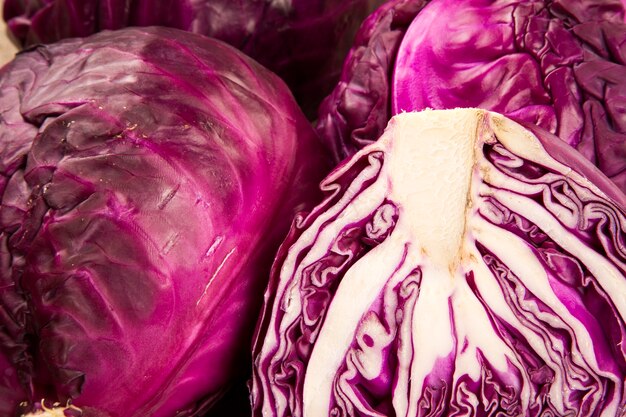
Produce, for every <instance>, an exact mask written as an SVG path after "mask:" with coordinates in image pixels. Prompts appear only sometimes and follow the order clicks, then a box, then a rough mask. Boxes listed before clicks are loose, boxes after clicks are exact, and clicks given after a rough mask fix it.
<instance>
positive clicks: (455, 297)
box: [252, 109, 626, 417]
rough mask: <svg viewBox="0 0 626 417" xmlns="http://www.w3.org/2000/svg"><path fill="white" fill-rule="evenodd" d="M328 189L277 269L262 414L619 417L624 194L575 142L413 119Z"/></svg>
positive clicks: (489, 118)
mask: <svg viewBox="0 0 626 417" xmlns="http://www.w3.org/2000/svg"><path fill="white" fill-rule="evenodd" d="M529 127H530V128H531V129H532V130H529V129H528V128H529ZM322 188H323V190H324V191H325V192H326V198H325V199H324V200H323V202H322V203H321V204H319V205H318V206H317V207H316V208H315V209H314V210H313V211H312V212H311V213H310V214H309V215H307V216H300V217H299V218H297V221H296V222H295V223H294V225H293V226H292V230H291V232H290V235H289V236H288V238H287V239H286V241H285V242H284V244H283V246H282V247H281V249H280V251H279V253H278V257H277V259H276V262H275V264H274V266H273V272H272V278H271V280H270V284H269V286H268V290H267V293H266V296H265V306H264V311H263V315H262V320H261V322H260V324H259V327H258V329H257V335H256V337H255V346H254V356H255V359H254V372H253V387H252V398H253V409H254V413H253V415H254V416H265V417H267V416H277V417H286V416H293V417H321V416H354V417H360V416H368V417H384V416H408V417H414V416H420V417H425V416H429V417H435V416H441V417H443V416H454V417H461V416H464V417H465V416H467V417H469V416H519V417H531V416H532V417H538V416H544V417H545V416H568V417H574V416H575V417H592V416H593V417H599V416H603V417H615V416H621V415H623V414H624V412H625V411H626V395H625V377H626V344H625V342H626V322H625V320H626V298H625V297H624V294H626V196H625V195H624V194H623V193H622V192H621V191H620V190H619V189H618V188H617V187H616V186H615V185H614V184H613V183H612V182H611V181H610V180H609V179H608V178H607V177H605V176H604V175H602V174H601V173H600V172H599V171H598V170H597V168H595V167H594V166H593V165H591V164H590V163H589V161H587V160H586V159H584V158H583V157H582V156H581V155H580V154H578V153H577V152H575V151H574V150H573V149H572V148H571V147H569V146H568V145H566V144H565V143H564V142H562V141H561V140H559V139H558V138H557V137H555V136H553V135H551V134H550V133H549V132H546V131H544V130H542V129H540V128H537V127H536V126H533V125H528V126H527V127H523V126H522V125H519V124H517V123H516V122H514V121H512V120H510V119H507V118H505V117H504V116H502V115H499V114H496V113H490V112H486V111H484V110H479V109H457V110H438V111H424V112H420V113H404V114H401V115H397V116H395V117H393V118H392V119H391V122H390V124H389V127H388V128H387V130H386V131H385V133H384V134H383V136H382V137H381V138H380V139H379V140H378V141H377V142H375V143H372V144H370V145H368V146H366V147H364V148H363V149H362V150H360V151H359V152H357V153H356V154H355V155H354V156H353V157H352V158H350V159H349V160H348V161H346V162H345V163H344V164H343V165H341V166H340V167H338V168H337V169H336V170H335V171H334V172H333V173H331V174H330V175H329V176H328V177H327V178H326V180H324V181H323V182H322Z"/></svg>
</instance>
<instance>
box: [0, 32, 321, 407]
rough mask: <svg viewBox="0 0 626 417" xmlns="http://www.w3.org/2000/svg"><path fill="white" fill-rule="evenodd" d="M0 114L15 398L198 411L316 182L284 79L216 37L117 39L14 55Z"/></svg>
mask: <svg viewBox="0 0 626 417" xmlns="http://www.w3.org/2000/svg"><path fill="white" fill-rule="evenodd" d="M0 115H1V117H0V143H1V144H2V146H1V147H0V173H1V174H2V175H0V198H1V200H0V201H1V205H0V243H1V244H2V252H1V253H2V257H1V261H2V268H1V270H0V273H1V274H0V288H2V292H1V293H0V295H1V298H0V307H1V309H0V311H2V312H3V314H2V316H1V317H0V336H1V337H0V351H2V352H4V353H5V354H6V355H7V356H8V357H10V358H11V361H12V362H14V363H15V364H16V367H17V372H18V375H21V379H22V380H21V382H22V383H23V386H24V389H25V390H26V396H25V397H24V398H22V400H25V401H26V400H27V401H29V402H30V404H32V403H33V402H34V401H40V400H41V399H42V398H43V399H45V400H46V401H45V402H44V403H42V406H44V405H47V406H50V404H52V403H54V402H59V403H61V404H65V403H66V402H67V400H70V399H71V400H73V404H74V405H75V406H77V407H79V408H81V409H82V410H83V411H84V413H85V415H86V416H103V415H106V416H108V417H116V416H120V417H121V416H125V417H130V416H142V417H144V416H148V415H149V416H152V417H163V416H167V417H170V416H172V415H177V416H191V415H196V414H197V413H198V412H199V410H206V409H208V408H210V407H211V405H212V404H213V403H214V402H215V400H216V399H218V398H219V396H220V395H221V394H222V392H223V391H224V390H225V389H227V388H228V387H229V385H230V384H232V383H234V382H235V381H236V379H237V378H239V377H242V376H244V375H245V374H246V372H247V370H248V369H249V368H248V366H247V362H248V361H249V360H248V359H247V358H249V346H250V341H251V337H252V332H253V328H254V323H255V322H256V319H257V317H258V310H259V308H260V306H261V302H262V295H261V294H262V291H263V289H264V288H265V285H266V281H267V276H268V275H269V267H270V264H271V260H272V259H273V254H274V252H275V251H276V248H277V247H278V244H279V243H280V241H281V240H282V238H283V237H284V235H285V234H286V233H287V230H288V228H289V219H291V218H292V216H293V215H294V213H295V212H296V211H298V210H300V209H301V208H302V207H303V206H305V205H306V204H307V202H308V201H310V199H312V198H314V196H315V194H316V190H317V183H318V181H319V178H320V176H321V175H323V174H324V173H325V172H327V171H326V166H327V165H326V161H325V157H324V153H323V152H322V149H321V146H320V144H319V141H318V139H317V137H316V136H315V134H314V132H313V130H312V128H311V127H310V124H309V123H308V122H307V120H306V118H305V117H304V116H303V114H302V113H301V111H300V110H299V108H298V107H297V105H296V103H295V101H294V100H293V97H292V96H291V94H290V92H289V91H288V89H287V88H286V86H285V85H284V83H283V82H282V81H281V80H280V79H279V78H278V77H276V76H275V75H273V74H272V73H270V72H269V71H267V70H266V69H265V68H263V67H262V66H260V65H258V64H257V63H256V62H254V61H253V60H251V59H249V58H248V57H246V56H244V55H243V54H241V53H240V52H238V51H237V50H235V49H233V48H231V47H230V46H228V45H226V44H224V43H222V42H219V41H215V40H212V39H209V38H206V37H202V36H199V35H195V34H191V33H187V32H183V31H179V30H175V29H166V28H146V29H123V30H119V31H114V32H102V33H100V34H97V35H93V36H92V37H89V38H86V39H84V40H81V39H73V40H68V41H62V42H59V43H57V44H53V45H49V46H39V47H36V48H34V49H32V50H30V51H28V52H24V53H22V54H20V55H18V57H17V58H16V59H15V60H14V61H13V62H12V63H11V64H9V65H8V66H6V67H4V68H3V69H2V71H1V72H0Z"/></svg>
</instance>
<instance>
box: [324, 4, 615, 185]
mask: <svg viewBox="0 0 626 417" xmlns="http://www.w3.org/2000/svg"><path fill="white" fill-rule="evenodd" d="M443 16H445V18H444V17H443ZM624 16H625V15H624V9H623V7H622V4H621V2H620V1H619V0H608V1H599V0H585V1H574V0H558V1H553V2H549V3H547V2H545V1H544V0H533V1H525V2H520V1H518V0H499V1H496V2H489V1H486V0H434V1H430V2H428V1H427V0H395V1H391V2H389V3H387V4H386V5H384V6H383V7H381V8H380V9H379V10H377V11H376V12H375V13H374V14H373V15H371V16H370V17H369V18H368V19H367V20H366V22H365V23H364V24H363V26H362V27H361V29H360V31H359V34H358V35H357V39H356V41H355V45H354V46H353V49H352V50H351V52H350V54H349V56H348V59H347V60H346V63H345V64H344V69H343V73H342V77H341V81H340V82H339V83H338V85H337V86H336V87H335V90H334V91H333V93H332V94H331V95H330V96H329V97H328V98H327V99H326V100H325V101H324V102H323V103H322V105H321V107H320V112H319V121H318V126H317V128H318V131H319V133H320V135H321V136H322V137H323V139H324V140H326V141H327V142H328V144H329V145H330V146H331V147H332V148H333V150H334V154H335V157H336V159H337V160H341V159H343V158H345V157H346V156H349V155H352V154H354V153H355V152H356V151H357V150H358V149H360V148H362V147H363V146H365V145H366V144H368V143H371V142H372V141H374V140H376V138H378V137H379V136H380V134H381V133H382V130H383V129H384V127H385V126H386V123H387V121H388V120H389V118H390V117H391V116H392V115H393V114H396V113H398V112H400V111H402V110H406V111H410V110H421V109H424V108H435V109H444V108H455V107H482V108H485V109H487V110H492V111H497V112H501V113H504V114H507V115H508V116H510V117H512V118H514V119H516V120H519V121H529V122H533V123H537V124H539V125H540V126H542V127H543V128H545V129H548V130H549V131H551V132H552V133H555V134H557V135H558V136H559V137H560V138H561V139H563V140H564V141H566V142H567V143H568V144H570V145H572V146H575V147H576V148H577V149H578V150H579V151H580V152H582V153H583V154H584V155H585V157H586V158H587V159H589V160H591V161H592V162H593V163H594V164H595V165H597V166H598V167H599V168H600V169H601V170H602V171H603V172H604V173H605V174H606V175H607V176H609V177H610V178H611V179H613V181H614V182H615V183H616V184H618V186H619V187H620V188H621V189H622V190H626V120H625V118H624V111H625V110H624V109H625V108H626V50H625V49H624V48H625V47H626V43H625V42H624V41H623V40H624V39H626V25H625V24H624V23H623V20H624ZM443 34H445V36H444V35H443Z"/></svg>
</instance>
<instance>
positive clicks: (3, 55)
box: [0, 0, 17, 67]
mask: <svg viewBox="0 0 626 417" xmlns="http://www.w3.org/2000/svg"><path fill="white" fill-rule="evenodd" d="M3 6H4V0H0V11H1V10H2V8H3ZM0 15H1V13H0ZM15 52H17V48H16V47H15V45H14V44H13V42H11V40H10V39H9V35H8V33H7V27H6V25H5V24H4V20H2V19H0V67H1V66H2V65H4V64H6V63H7V62H9V61H10V60H11V59H13V56H14V55H15Z"/></svg>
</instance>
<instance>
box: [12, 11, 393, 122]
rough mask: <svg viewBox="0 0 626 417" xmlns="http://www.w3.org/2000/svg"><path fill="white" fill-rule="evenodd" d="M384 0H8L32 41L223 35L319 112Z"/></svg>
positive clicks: (22, 34)
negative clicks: (149, 32)
mask: <svg viewBox="0 0 626 417" xmlns="http://www.w3.org/2000/svg"><path fill="white" fill-rule="evenodd" d="M380 3H382V0H373V1H372V0H286V1H285V0H280V1H277V0H200V1H192V0H6V2H5V6H4V19H5V20H6V21H7V23H8V26H9V28H10V30H11V31H12V32H13V34H14V35H15V37H16V38H17V39H18V40H19V41H20V42H21V43H22V44H23V45H25V46H28V45H33V44H36V43H40V42H43V43H51V42H55V41H57V40H59V39H63V38H68V37H77V36H88V35H91V34H93V33H96V32H99V31H101V30H105V29H119V28H123V27H127V26H153V25H154V26H168V27H173V28H178V29H183V30H187V31H191V32H194V33H199V34H202V35H206V36H210V37H215V38H217V39H220V40H223V41H225V42H227V43H229V44H230V45H233V46H234V47H236V48H238V49H240V50H242V51H243V52H245V53H246V54H247V55H250V56H252V57H253V58H255V59H256V60H258V61H259V62H261V63H262V64H263V65H265V66H266V67H268V68H270V69H271V70H272V71H274V72H276V73H277V74H278V75H280V76H281V77H282V78H283V79H284V80H285V81H286V82H287V84H288V85H289V86H290V87H291V89H292V91H293V92H294V94H295V96H296V98H297V99H298V101H299V102H300V103H301V104H303V105H306V106H308V108H309V110H310V111H311V113H312V114H314V113H315V110H316V109H317V105H318V104H319V102H320V101H321V99H322V98H323V97H324V96H325V95H326V94H328V93H329V92H330V90H331V89H332V86H333V85H334V84H335V83H336V82H337V79H338V78H339V73H340V70H341V64H342V62H343V59H344V57H345V55H346V53H347V51H348V49H349V48H350V43H351V42H352V39H353V37H354V34H355V32H356V30H357V29H358V27H359V25H360V23H361V22H362V20H363V19H364V18H365V17H366V16H367V14H368V13H369V12H370V11H371V10H373V8H374V5H375V4H380Z"/></svg>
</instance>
